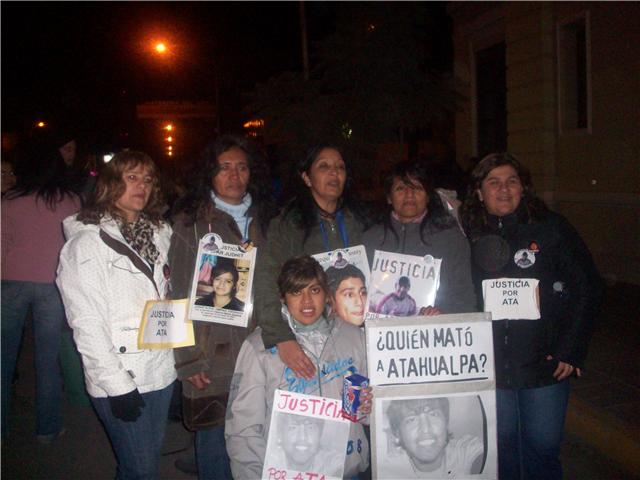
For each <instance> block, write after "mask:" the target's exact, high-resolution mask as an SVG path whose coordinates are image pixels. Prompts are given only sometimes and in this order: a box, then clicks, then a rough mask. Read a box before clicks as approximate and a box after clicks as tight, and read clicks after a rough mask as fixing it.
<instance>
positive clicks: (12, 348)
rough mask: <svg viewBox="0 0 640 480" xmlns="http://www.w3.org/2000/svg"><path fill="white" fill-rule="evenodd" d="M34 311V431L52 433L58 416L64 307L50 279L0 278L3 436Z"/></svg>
mask: <svg viewBox="0 0 640 480" xmlns="http://www.w3.org/2000/svg"><path fill="white" fill-rule="evenodd" d="M29 307H31V309H32V313H33V331H34V335H35V366H36V418H37V420H36V434H37V435H43V436H55V435H56V434H58V433H59V432H60V430H61V428H62V419H61V416H60V410H61V402H62V377H61V374H60V364H59V362H58V349H59V347H60V338H61V335H62V325H63V322H64V307H63V306H62V299H61V298H60V293H59V292H58V289H57V288H56V286H55V285H54V284H53V283H36V282H21V281H14V280H2V437H3V438H4V437H5V436H6V435H7V433H8V431H9V418H10V413H11V383H12V380H13V374H14V372H15V369H16V363H17V361H18V350H19V348H20V342H21V340H22V334H23V331H24V321H25V318H26V317H27V314H28V312H29Z"/></svg>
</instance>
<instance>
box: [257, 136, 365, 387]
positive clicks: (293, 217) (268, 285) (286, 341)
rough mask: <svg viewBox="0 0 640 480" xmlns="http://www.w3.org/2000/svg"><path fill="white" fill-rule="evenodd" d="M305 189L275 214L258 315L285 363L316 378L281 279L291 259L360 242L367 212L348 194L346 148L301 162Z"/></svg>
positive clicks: (260, 274)
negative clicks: (288, 318) (285, 308)
mask: <svg viewBox="0 0 640 480" xmlns="http://www.w3.org/2000/svg"><path fill="white" fill-rule="evenodd" d="M297 172H298V175H299V179H300V180H301V181H300V182H299V183H300V185H299V193H298V194H297V195H296V196H295V197H294V198H293V199H292V200H291V201H290V202H289V203H288V204H287V206H286V207H285V208H284V210H283V212H282V213H281V214H280V215H279V216H278V217H277V218H275V219H274V220H273V221H272V222H271V224H270V226H269V233H268V235H267V244H266V246H265V248H264V254H263V255H259V256H258V268H257V269H256V305H255V310H254V311H255V314H256V317H257V320H258V325H260V327H262V339H263V341H264V345H265V347H266V348H271V347H273V346H276V345H277V347H278V353H279V355H280V358H281V359H282V361H283V362H284V363H285V364H286V365H287V366H288V367H290V368H291V369H292V370H293V371H294V372H295V373H296V375H297V376H300V377H304V378H307V379H309V378H312V377H313V376H314V374H315V367H314V365H313V362H311V360H309V358H308V357H307V356H306V355H305V354H304V352H303V351H302V350H301V348H300V346H299V345H298V342H296V339H295V336H294V334H293V333H292V332H291V329H290V328H289V327H288V325H287V324H286V323H285V322H283V321H282V318H281V315H280V308H281V306H282V304H281V302H280V295H279V293H278V288H277V285H276V279H277V277H278V272H279V270H280V267H281V266H282V265H283V264H284V262H285V261H286V260H288V259H289V258H292V257H295V256H298V255H301V254H304V253H306V254H308V255H313V254H317V253H322V252H327V251H330V250H335V249H338V248H347V247H352V246H355V245H359V244H360V243H361V240H362V231H363V230H364V216H363V215H362V214H361V213H360V212H359V210H358V209H356V208H354V206H353V205H352V203H351V202H350V200H349V197H348V183H349V176H348V173H347V165H346V163H345V161H344V155H343V154H342V150H341V149H340V148H338V147H336V146H333V145H327V144H324V145H317V146H315V147H313V148H312V149H311V150H310V151H309V153H308V154H307V156H306V157H305V158H303V159H302V160H301V161H300V162H299V163H298V168H297Z"/></svg>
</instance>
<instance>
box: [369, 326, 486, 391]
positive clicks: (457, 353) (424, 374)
mask: <svg viewBox="0 0 640 480" xmlns="http://www.w3.org/2000/svg"><path fill="white" fill-rule="evenodd" d="M489 318H490V316H489V315H487V314H483V313H466V314H451V315H436V316H432V317H413V318H393V317H392V318H379V319H372V320H368V321H367V323H366V339H367V361H368V363H367V366H368V372H369V378H370V380H371V385H393V384H410V383H437V382H463V381H466V382H469V381H478V380H491V381H492V380H493V379H494V361H493V336H492V330H491V323H490V321H489Z"/></svg>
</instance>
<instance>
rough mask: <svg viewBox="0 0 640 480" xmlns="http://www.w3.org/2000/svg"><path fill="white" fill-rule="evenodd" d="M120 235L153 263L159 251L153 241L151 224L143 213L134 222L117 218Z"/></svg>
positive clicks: (150, 263) (148, 261)
mask: <svg viewBox="0 0 640 480" xmlns="http://www.w3.org/2000/svg"><path fill="white" fill-rule="evenodd" d="M118 226H119V227H120V232H121V233H122V236H123V237H124V239H125V240H126V241H127V243H128V244H129V245H130V246H131V248H133V249H134V250H135V251H136V252H137V253H138V255H140V256H141V257H142V258H144V259H145V260H146V261H147V263H149V265H153V264H154V263H155V262H156V260H157V259H158V256H159V255H160V253H159V252H158V249H157V248H156V246H155V244H154V243H153V225H152V224H151V222H150V221H149V219H148V218H147V216H146V215H145V214H144V213H141V214H140V216H139V217H138V219H137V220H136V221H135V222H126V221H122V220H118Z"/></svg>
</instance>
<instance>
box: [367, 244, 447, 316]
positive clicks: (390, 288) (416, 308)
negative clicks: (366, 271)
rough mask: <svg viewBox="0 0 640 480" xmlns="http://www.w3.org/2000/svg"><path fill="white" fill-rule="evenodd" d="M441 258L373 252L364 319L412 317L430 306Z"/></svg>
mask: <svg viewBox="0 0 640 480" xmlns="http://www.w3.org/2000/svg"><path fill="white" fill-rule="evenodd" d="M441 265H442V259H439V258H434V257H432V256H431V255H425V256H424V257H418V256H415V255H403V254H400V253H391V252H383V251H381V250H376V251H375V253H374V255H373V263H372V266H371V277H370V278H369V296H368V299H367V305H366V314H365V320H369V319H370V318H382V317H387V316H394V317H412V316H415V315H418V314H419V312H420V309H421V308H423V307H428V306H434V305H435V302H436V293H437V291H438V287H439V286H440V267H441Z"/></svg>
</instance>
